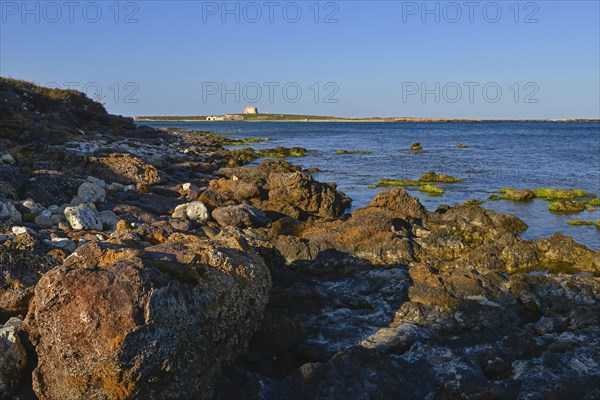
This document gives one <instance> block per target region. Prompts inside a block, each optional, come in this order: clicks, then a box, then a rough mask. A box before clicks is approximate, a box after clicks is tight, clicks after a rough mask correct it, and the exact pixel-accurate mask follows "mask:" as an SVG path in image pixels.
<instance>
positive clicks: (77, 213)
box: [65, 204, 102, 231]
mask: <svg viewBox="0 0 600 400" xmlns="http://www.w3.org/2000/svg"><path fill="white" fill-rule="evenodd" d="M65 217H66V218H67V221H69V224H70V225H71V228H73V229H75V230H76V231H80V230H90V229H95V230H98V231H100V230H102V222H101V221H100V220H99V219H98V216H97V215H96V212H95V211H94V210H93V209H92V208H91V207H89V206H87V205H85V204H82V205H79V206H75V207H67V208H66V209H65Z"/></svg>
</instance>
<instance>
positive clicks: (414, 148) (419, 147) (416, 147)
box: [410, 143, 423, 151]
mask: <svg viewBox="0 0 600 400" xmlns="http://www.w3.org/2000/svg"><path fill="white" fill-rule="evenodd" d="M410 149H411V150H415V151H419V150H423V146H421V143H413V144H412V145H411V146H410Z"/></svg>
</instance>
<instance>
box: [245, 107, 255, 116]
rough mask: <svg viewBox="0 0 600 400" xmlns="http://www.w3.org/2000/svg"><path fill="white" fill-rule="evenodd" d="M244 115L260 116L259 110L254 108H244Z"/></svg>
mask: <svg viewBox="0 0 600 400" xmlns="http://www.w3.org/2000/svg"><path fill="white" fill-rule="evenodd" d="M244 114H258V108H256V107H252V106H246V107H245V108H244Z"/></svg>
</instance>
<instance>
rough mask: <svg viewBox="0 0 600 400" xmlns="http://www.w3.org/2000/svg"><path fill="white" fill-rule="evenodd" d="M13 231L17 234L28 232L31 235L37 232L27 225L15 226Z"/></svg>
mask: <svg viewBox="0 0 600 400" xmlns="http://www.w3.org/2000/svg"><path fill="white" fill-rule="evenodd" d="M11 232H12V233H13V234H15V235H17V236H19V235H24V234H26V233H28V234H30V235H32V234H35V231H34V230H33V229H30V228H27V227H25V226H13V227H12V228H11Z"/></svg>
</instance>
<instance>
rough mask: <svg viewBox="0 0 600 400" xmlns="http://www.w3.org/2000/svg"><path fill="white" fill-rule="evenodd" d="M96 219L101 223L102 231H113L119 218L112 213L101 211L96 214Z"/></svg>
mask: <svg viewBox="0 0 600 400" xmlns="http://www.w3.org/2000/svg"><path fill="white" fill-rule="evenodd" d="M98 219H99V220H100V222H102V227H103V228H104V229H114V228H115V226H117V222H119V217H118V215H117V214H115V213H114V212H112V211H110V210H109V211H101V212H99V213H98Z"/></svg>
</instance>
